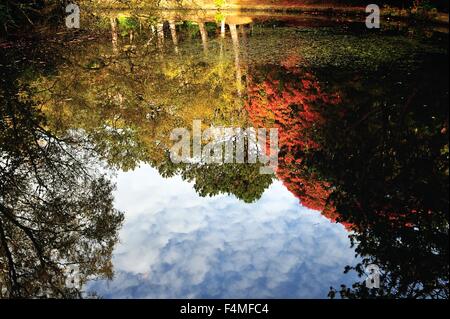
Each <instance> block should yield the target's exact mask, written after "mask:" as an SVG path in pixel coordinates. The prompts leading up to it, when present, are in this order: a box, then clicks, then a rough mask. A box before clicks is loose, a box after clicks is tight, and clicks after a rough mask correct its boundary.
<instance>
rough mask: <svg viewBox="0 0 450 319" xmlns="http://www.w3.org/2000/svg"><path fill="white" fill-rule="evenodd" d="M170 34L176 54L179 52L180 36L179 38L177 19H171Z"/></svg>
mask: <svg viewBox="0 0 450 319" xmlns="http://www.w3.org/2000/svg"><path fill="white" fill-rule="evenodd" d="M169 27H170V34H171V35H172V42H173V48H174V51H175V53H176V54H178V38H177V28H176V25H175V21H173V20H171V21H169Z"/></svg>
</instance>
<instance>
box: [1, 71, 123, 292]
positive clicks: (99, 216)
mask: <svg viewBox="0 0 450 319" xmlns="http://www.w3.org/2000/svg"><path fill="white" fill-rule="evenodd" d="M9 80H10V79H4V80H3V84H2V90H1V91H0V96H1V100H2V106H1V109H0V117H1V120H0V145H1V157H0V296H2V297H12V298H15V297H31V296H32V297H65V298H68V297H81V296H82V295H81V294H82V292H81V286H82V285H83V284H84V283H85V282H86V281H87V280H88V279H89V278H90V279H92V278H96V277H99V276H100V277H105V278H111V277H112V264H111V255H112V251H113V247H114V244H115V243H116V242H117V232H118V230H119V228H120V226H121V223H122V220H123V215H122V213H120V212H118V211H117V210H115V209H114V208H113V197H112V190H113V186H112V185H111V183H110V182H109V181H108V179H107V178H106V176H104V175H103V174H101V173H100V172H99V170H98V169H96V168H95V166H96V163H95V161H94V160H93V154H92V153H91V152H89V148H88V145H87V144H86V143H85V142H84V141H83V137H82V136H80V135H79V134H78V133H77V132H75V131H72V132H68V133H67V134H66V135H65V136H63V137H57V136H54V135H53V134H52V133H50V132H49V131H48V130H47V129H46V128H45V127H46V122H45V118H44V117H43V115H42V114H41V113H40V112H38V111H37V110H36V109H34V108H33V107H32V106H31V105H30V104H29V103H27V102H24V101H21V98H18V97H17V96H18V95H21V96H22V95H25V96H26V92H25V91H23V90H21V91H19V92H17V90H16V89H14V88H12V89H11V88H8V87H7V85H10V83H13V82H12V81H11V82H7V81H9ZM3 85H4V88H3ZM77 269H78V271H79V277H78V278H77V277H75V276H76V273H72V274H71V273H70V270H77ZM72 282H73V285H72V284H71V283H72Z"/></svg>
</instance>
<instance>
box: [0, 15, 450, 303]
mask: <svg viewBox="0 0 450 319" xmlns="http://www.w3.org/2000/svg"><path fill="white" fill-rule="evenodd" d="M0 56H1V60H0V70H1V72H2V79H1V90H0V97H1V100H2V102H1V104H2V108H1V111H0V112H1V113H0V114H1V126H0V140H1V157H0V241H1V249H0V261H1V266H0V288H1V289H0V290H1V295H2V296H3V297H14V296H33V297H39V296H56V297H77V296H84V297H87V296H101V297H104V298H327V297H340V296H341V297H345V298H348V297H350V298H353V297H354V298H362V297H368V296H385V297H390V298H404V297H418V298H448V273H449V272H448V214H449V213H448V207H449V206H448V204H449V203H448V201H449V198H448V174H449V169H448V156H449V155H448V154H449V153H448V152H449V151H448V110H449V109H448V31H446V30H445V29H444V30H440V29H432V28H425V27H420V26H412V25H408V24H405V23H386V24H383V25H382V28H381V29H379V30H378V29H377V30H375V29H371V30H369V29H367V28H366V27H365V25H364V23H363V22H361V21H357V20H354V21H352V20H349V19H344V18H333V17H320V16H315V17H314V16H308V15H281V14H278V15H275V14H273V15H269V14H265V15H262V14H259V15H255V14H254V15H250V14H234V15H232V14H225V13H223V12H212V13H209V12H200V13H199V12H194V11H183V12H172V11H164V12H140V13H136V12H134V13H129V12H116V11H110V12H102V13H93V14H92V16H90V18H89V19H88V20H85V21H82V29H81V30H79V31H74V32H67V31H64V30H63V31H59V32H57V33H55V34H54V35H52V36H47V37H45V38H44V39H41V40H39V41H36V40H33V41H25V40H23V41H18V42H17V43H15V44H14V45H10V46H9V45H4V46H2V48H1V49H0ZM195 120H200V121H201V123H202V128H203V129H205V128H208V127H232V128H248V127H263V128H277V129H278V146H279V153H278V158H277V159H278V166H277V167H276V169H275V171H274V173H273V174H261V173H260V168H261V164H260V163H245V164H241V163H226V164H220V163H217V164H205V163H198V162H190V163H174V162H173V161H172V160H171V158H170V154H169V150H170V148H171V146H172V145H173V143H174V141H172V140H171V138H170V135H171V132H172V131H173V129H175V128H187V129H188V130H191V129H192V127H193V123H194V121H195ZM370 265H373V266H375V267H377V269H379V275H380V280H381V283H380V287H379V288H378V289H372V290H371V289H368V288H367V287H366V284H365V280H366V277H367V276H366V274H367V267H368V266H370ZM74 274H76V275H74ZM339 292H340V293H341V294H339Z"/></svg>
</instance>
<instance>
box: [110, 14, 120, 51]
mask: <svg viewBox="0 0 450 319" xmlns="http://www.w3.org/2000/svg"><path fill="white" fill-rule="evenodd" d="M109 21H110V23H111V43H112V49H113V53H114V54H117V53H119V48H118V38H119V37H118V34H117V19H116V18H115V17H114V18H113V17H111V18H109Z"/></svg>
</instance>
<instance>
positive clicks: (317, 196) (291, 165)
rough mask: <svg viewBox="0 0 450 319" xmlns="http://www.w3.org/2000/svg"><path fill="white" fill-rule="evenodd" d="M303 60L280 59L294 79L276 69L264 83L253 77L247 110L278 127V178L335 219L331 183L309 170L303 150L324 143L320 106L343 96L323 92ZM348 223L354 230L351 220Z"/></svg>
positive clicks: (267, 124) (307, 204)
mask: <svg viewBox="0 0 450 319" xmlns="http://www.w3.org/2000/svg"><path fill="white" fill-rule="evenodd" d="M298 61H300V59H299V58H298V57H296V56H290V57H289V58H288V59H287V60H286V61H283V63H281V65H282V66H283V67H284V70H283V74H285V75H286V74H287V75H288V78H289V80H283V79H280V78H278V77H277V73H275V72H271V73H269V74H268V75H267V76H266V79H265V80H264V81H262V83H255V82H253V79H252V78H249V89H248V100H247V103H246V110H247V112H248V114H249V118H250V120H251V122H252V123H253V125H254V126H255V127H276V128H278V139H279V147H280V156H279V158H278V161H279V162H278V168H277V176H278V178H279V179H280V180H282V181H283V184H284V185H285V186H286V187H287V189H288V190H289V191H290V192H291V193H293V194H294V195H295V196H296V197H297V198H298V199H299V200H300V202H301V203H302V205H303V206H305V207H307V208H310V209H314V210H318V211H321V212H322V214H323V215H324V216H326V217H327V218H329V219H330V220H332V221H336V219H337V218H338V217H339V214H338V213H337V212H336V209H335V207H334V206H333V205H332V203H328V198H329V195H330V193H331V190H330V186H331V185H330V184H329V183H328V182H326V181H321V180H319V179H318V177H317V176H316V175H315V174H310V173H308V172H306V168H305V167H303V166H302V159H301V157H299V154H302V153H304V152H307V151H308V150H311V149H317V148H319V147H320V145H319V144H318V143H317V142H316V141H315V140H314V136H313V131H314V128H316V127H318V126H320V125H321V124H323V123H324V121H325V119H324V118H323V117H322V115H321V114H320V112H319V110H320V108H321V107H332V106H334V105H336V104H338V103H339V102H340V97H339V95H337V94H333V95H329V94H326V93H324V92H322V90H321V87H320V85H319V82H318V81H317V80H316V79H315V77H314V75H313V74H311V73H309V72H304V71H302V70H301V69H300V68H298V67H296V65H298V63H297V62H298ZM344 226H345V227H346V228H347V229H350V226H351V225H349V224H344Z"/></svg>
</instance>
